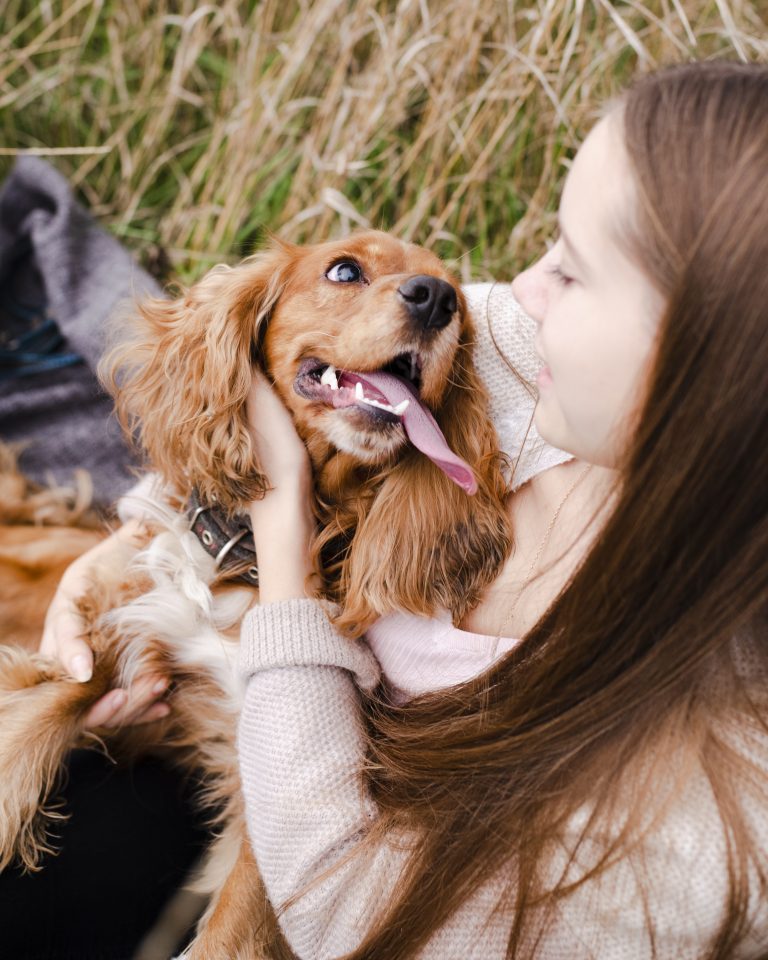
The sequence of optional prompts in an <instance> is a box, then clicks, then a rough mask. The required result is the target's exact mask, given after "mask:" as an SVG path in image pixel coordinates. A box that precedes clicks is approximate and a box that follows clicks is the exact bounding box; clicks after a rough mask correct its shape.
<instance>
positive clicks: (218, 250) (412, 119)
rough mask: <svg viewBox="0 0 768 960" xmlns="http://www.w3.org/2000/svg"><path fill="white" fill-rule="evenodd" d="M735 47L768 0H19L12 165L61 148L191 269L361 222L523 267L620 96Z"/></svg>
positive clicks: (762, 52)
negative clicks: (632, 82)
mask: <svg viewBox="0 0 768 960" xmlns="http://www.w3.org/2000/svg"><path fill="white" fill-rule="evenodd" d="M713 56H724V57H729V58H733V59H742V60H758V61H766V60H768V0H758V2H751V3H750V2H745V0H712V2H705V0H660V2H647V3H641V2H636V0H627V2H617V3H612V2H609V0H538V2H528V3H518V2H499V0H399V2H382V0H359V2H348V0H347V2H344V0H314V2H310V0H263V2H260V3H253V2H251V3H244V2H236V0H222V2H211V3H193V2H189V0H156V2H149V0H135V2H131V0H122V2H109V0H35V2H30V0H4V4H3V10H2V13H0V149H1V150H2V156H0V173H3V172H5V171H6V170H7V169H8V168H9V167H10V163H11V162H12V157H13V155H14V153H16V152H18V151H19V150H33V151H37V152H40V153H42V154H43V155H45V156H47V157H48V158H49V159H50V161H51V162H53V163H55V164H56V165H57V166H58V167H59V169H61V170H62V171H63V172H65V173H66V174H67V175H68V176H69V177H70V178H71V180H72V182H73V183H74V184H75V186H76V187H77V189H78V191H79V192H80V195H81V197H82V198H83V200H84V202H86V203H87V204H88V205H89V206H90V207H91V208H92V209H93V210H94V211H95V213H96V214H97V215H98V216H99V217H100V218H101V219H102V220H103V221H104V222H105V223H107V224H108V225H109V226H110V228H111V229H112V230H113V231H114V232H115V233H116V234H117V235H118V236H120V237H122V238H124V239H125V241H126V242H127V243H128V244H129V245H130V246H132V247H133V248H134V249H136V250H137V252H138V253H139V255H140V256H143V257H144V259H145V260H147V259H152V258H153V257H155V259H156V254H157V251H158V248H162V249H163V250H164V251H166V252H167V254H168V256H169V257H170V264H171V271H170V272H171V273H172V274H174V275H175V276H179V277H181V278H182V279H191V278H194V277H195V276H197V275H199V274H200V273H201V272H202V271H203V270H205V269H206V268H207V267H208V266H209V265H210V264H211V263H212V262H216V261H219V260H233V259H237V258H238V257H240V256H242V255H244V254H246V253H249V252H251V251H252V250H253V248H254V246H255V245H257V244H258V242H259V241H260V240H261V239H263V236H264V232H265V231H266V230H271V231H274V232H276V233H278V234H280V235H282V236H284V237H286V238H288V239H292V240H296V241H306V240H317V239H323V238H326V237H329V236H336V235H339V234H341V233H343V232H346V231H348V230H349V229H350V228H354V227H356V226H362V225H372V226H378V227H382V228H385V229H390V230H393V231H394V232H395V233H396V234H398V235H400V236H402V237H404V238H408V239H412V240H415V241H418V242H421V243H424V244H426V245H427V246H430V247H432V248H433V249H435V250H436V251H437V252H438V253H439V254H441V255H442V256H445V257H446V258H447V259H448V260H449V261H451V263H452V264H453V266H454V267H455V268H456V269H458V270H459V271H460V273H461V274H462V276H463V277H464V278H465V279H466V278H469V277H470V276H472V277H488V276H498V277H501V278H504V277H509V276H510V275H512V274H513V273H514V271H515V270H516V269H519V268H520V266H521V265H522V264H524V263H525V262H527V261H528V260H530V259H531V258H532V257H533V256H534V255H536V253H537V252H538V251H539V250H540V248H541V246H542V244H543V242H544V239H545V237H547V236H548V235H550V234H551V232H552V230H553V211H554V209H555V205H556V200H557V195H558V191H559V188H560V186H561V183H562V177H563V173H564V171H565V169H566V167H567V164H568V161H569V158H570V157H571V156H572V154H573V150H574V148H575V146H576V145H577V144H578V142H579V140H580V139H581V138H582V137H583V136H584V134H585V132H586V131H587V130H588V128H589V126H590V125H591V123H592V122H593V120H594V118H595V116H596V113H597V111H598V110H599V106H600V104H601V103H602V102H603V101H604V100H605V99H606V98H607V97H610V96H611V95H612V94H613V93H615V92H616V91H617V90H618V89H620V87H621V86H622V85H623V84H624V83H626V82H627V81H628V80H629V79H630V78H631V77H632V76H633V75H634V74H635V73H636V72H637V71H644V70H648V69H652V68H654V67H656V66H659V65H661V64H666V63H670V62H676V61H680V60H685V59H690V58H709V57H713ZM691 159H692V162H695V158H691Z"/></svg>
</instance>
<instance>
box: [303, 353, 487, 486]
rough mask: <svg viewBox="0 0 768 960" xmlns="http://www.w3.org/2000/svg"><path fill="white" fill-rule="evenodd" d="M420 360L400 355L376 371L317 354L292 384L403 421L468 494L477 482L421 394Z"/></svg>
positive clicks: (378, 418)
mask: <svg viewBox="0 0 768 960" xmlns="http://www.w3.org/2000/svg"><path fill="white" fill-rule="evenodd" d="M420 386H421V365H420V362H419V358H418V356H417V355H416V354H412V353H403V354H399V355H398V356H397V357H395V358H394V359H393V360H391V361H390V362H389V363H388V364H386V365H385V366H384V367H382V368H380V369H379V370H367V371H355V370H340V369H337V368H336V367H334V366H333V365H332V364H329V363H325V362H323V361H321V360H317V359H315V358H309V359H306V360H303V361H302V362H301V364H300V365H299V369H298V372H297V374H296V378H295V380H294V382H293V388H294V390H295V391H296V393H298V394H299V396H302V397H305V398H306V399H307V400H312V401H315V402H317V403H322V404H325V405H326V406H329V407H333V408H336V409H339V408H349V407H355V408H356V409H357V410H360V411H363V412H364V413H365V414H366V416H367V419H368V421H369V422H370V423H371V425H375V426H377V427H379V428H381V427H383V426H385V425H387V424H400V423H401V424H402V426H403V429H404V430H405V433H406V435H407V437H408V439H409V440H410V441H411V443H412V444H413V445H414V447H416V448H417V449H418V450H420V451H421V452H422V453H423V454H425V455H426V456H427V457H429V459H430V460H432V462H433V463H435V464H436V465H437V466H438V467H439V468H440V469H441V470H442V471H443V472H444V473H445V474H446V475H447V476H448V477H450V478H451V480H453V482H454V483H456V484H458V485H459V486H460V487H461V488H462V489H463V490H465V491H466V492H467V493H475V491H476V490H477V481H476V480H475V476H474V473H473V472H472V469H471V467H470V466H469V464H468V463H466V461H464V460H462V459H461V457H458V456H456V454H455V453H454V452H453V451H452V450H451V449H450V447H449V446H448V443H447V441H446V439H445V437H444V436H443V432H442V430H441V429H440V426H439V424H438V423H437V421H436V420H435V418H434V417H433V416H432V413H431V412H430V411H429V410H428V409H427V407H426V406H425V405H424V403H423V402H422V401H421V398H420V396H419V387H420Z"/></svg>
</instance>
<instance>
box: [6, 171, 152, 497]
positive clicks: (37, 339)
mask: <svg viewBox="0 0 768 960" xmlns="http://www.w3.org/2000/svg"><path fill="white" fill-rule="evenodd" d="M160 292H161V291H160V288H159V287H158V285H157V284H156V283H155V281H154V280H153V279H152V278H151V277H150V276H149V275H148V274H147V273H146V272H145V271H144V270H142V269H141V267H139V266H138V265H137V264H136V263H135V262H134V260H133V259H132V258H131V256H130V255H129V253H128V252H127V251H126V250H125V249H124V248H123V247H122V246H121V244H120V243H119V242H118V241H117V240H116V239H115V238H114V237H112V236H111V235H110V234H109V233H107V232H106V231H105V230H104V229H102V228H101V227H100V226H99V225H98V224H97V223H96V221H95V220H94V219H93V217H92V216H91V215H90V214H89V213H88V212H87V211H86V210H85V209H84V208H83V207H82V206H80V204H78V203H77V202H76V201H75V199H74V197H73V195H72V192H71V190H70V188H69V185H68V183H67V181H66V179H65V178H64V177H63V176H62V175H61V174H60V173H59V172H58V171H57V170H55V169H54V168H53V167H51V166H50V165H49V164H47V163H46V162H45V161H43V160H40V159H38V158H36V157H21V158H19V160H18V161H17V163H16V165H15V166H14V168H13V170H12V171H11V173H10V174H9V175H8V177H7V178H6V180H5V182H4V183H3V185H2V188H0V438H1V439H2V440H5V441H25V443H26V444H27V445H26V447H25V449H24V451H23V453H22V455H21V458H20V465H21V468H22V469H23V471H24V472H25V473H26V474H27V476H29V477H31V478H32V479H33V480H37V481H38V482H46V481H47V480H48V479H53V480H54V481H55V482H57V483H62V484H67V483H70V482H71V480H72V476H73V472H74V469H75V468H76V467H84V468H85V469H87V470H88V471H89V472H90V474H91V476H92V478H93V481H94V488H95V500H96V503H97V504H98V505H100V506H102V507H106V506H108V505H109V504H111V503H113V502H114V500H115V499H116V498H117V497H118V496H119V495H120V494H121V493H123V492H124V491H125V490H126V489H127V488H128V487H129V486H130V485H131V484H132V483H133V482H134V481H135V474H136V467H137V464H136V463H135V460H134V458H133V455H132V454H131V452H130V451H129V449H128V447H127V446H126V444H125V442H124V440H123V438H122V436H121V433H120V430H119V428H118V425H117V422H116V421H115V419H114V417H113V416H112V403H111V400H110V399H109V398H108V397H107V396H105V395H104V393H103V392H102V391H101V389H100V388H99V385H98V383H97V380H96V376H95V373H94V371H95V369H96V365H97V363H98V361H99V358H100V356H101V353H102V351H103V349H104V343H105V325H106V322H107V320H108V318H109V317H110V316H111V315H112V314H113V312H114V311H115V309H116V308H117V307H119V306H121V305H123V304H125V303H126V302H127V301H129V300H131V299H132V298H135V297H138V296H141V295H145V294H153V295H155V296H157V295H159V294H160Z"/></svg>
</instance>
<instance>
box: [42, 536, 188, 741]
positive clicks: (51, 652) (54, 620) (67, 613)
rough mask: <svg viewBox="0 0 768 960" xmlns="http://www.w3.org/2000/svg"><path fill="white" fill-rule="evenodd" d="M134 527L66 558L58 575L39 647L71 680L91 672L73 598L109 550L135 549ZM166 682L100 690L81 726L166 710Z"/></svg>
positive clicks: (145, 717)
mask: <svg viewBox="0 0 768 960" xmlns="http://www.w3.org/2000/svg"><path fill="white" fill-rule="evenodd" d="M137 527H138V522H137V521H131V522H129V523H128V524H126V525H125V526H123V527H121V528H120V530H118V531H116V532H115V533H114V534H112V536H111V537H108V538H107V539H106V540H105V541H103V542H102V543H100V544H98V546H96V547H93V548H92V549H91V550H89V551H88V552H87V553H84V554H83V555H82V556H81V557H78V559H77V560H75V562H74V563H72V564H70V566H69V567H68V568H67V570H66V571H65V573H64V576H63V577H62V578H61V582H60V584H59V586H58V589H57V590H56V594H55V595H54V598H53V600H52V601H51V604H50V606H49V607H48V612H47V613H46V616H45V627H44V629H43V637H42V640H41V642H40V652H41V653H43V654H45V656H48V657H52V658H53V659H55V660H58V661H59V662H60V663H61V664H62V665H63V666H64V668H65V669H66V670H67V671H68V672H69V673H70V675H71V676H72V677H74V679H75V680H79V681H80V682H86V681H87V680H90V679H91V675H92V673H93V652H92V651H91V648H90V647H89V646H88V644H87V642H86V626H85V623H84V622H83V619H82V617H81V616H80V613H79V611H78V607H77V600H78V598H79V597H81V596H82V595H83V594H84V593H85V591H86V590H87V589H88V587H89V585H90V582H91V579H92V578H93V576H94V571H95V570H98V567H99V565H101V564H103V563H104V560H105V558H107V557H109V556H112V555H113V554H117V553H120V554H125V552H126V550H127V549H128V550H132V551H133V552H135V551H136V549H137V547H136V546H135V544H132V543H131V538H132V536H133V535H134V533H135V532H136V530H137ZM167 686H168V680H167V678H166V677H162V676H146V677H141V678H139V679H138V680H137V681H136V683H134V684H133V686H132V687H131V688H130V690H122V689H119V688H115V689H114V690H110V691H109V692H108V693H105V694H104V696H103V697H101V699H99V700H98V701H97V702H96V703H95V704H94V705H93V707H91V710H90V711H89V713H88V715H87V717H86V720H85V724H86V727H113V726H124V725H127V724H134V723H149V722H150V721H152V720H157V719H159V718H160V717H164V716H166V715H167V714H168V713H169V711H170V708H169V706H168V704H167V703H162V702H159V701H158V697H160V696H162V694H163V693H164V692H165V690H166V689H167Z"/></svg>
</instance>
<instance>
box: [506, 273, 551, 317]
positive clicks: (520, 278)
mask: <svg viewBox="0 0 768 960" xmlns="http://www.w3.org/2000/svg"><path fill="white" fill-rule="evenodd" d="M545 269H546V267H545V266H544V257H542V258H541V259H540V260H537V261H536V263H534V264H533V265H532V266H530V267H528V269H527V270H523V272H522V273H519V274H518V275H517V276H516V277H515V279H514V280H513V281H512V294H513V295H514V298H515V300H517V302H518V303H519V304H520V306H521V307H522V308H523V310H524V311H525V312H526V313H527V314H528V316H529V317H532V318H533V319H534V320H535V321H536V323H541V322H542V321H543V319H544V314H545V313H546V310H547V283H546V280H547V278H546V276H545Z"/></svg>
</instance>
